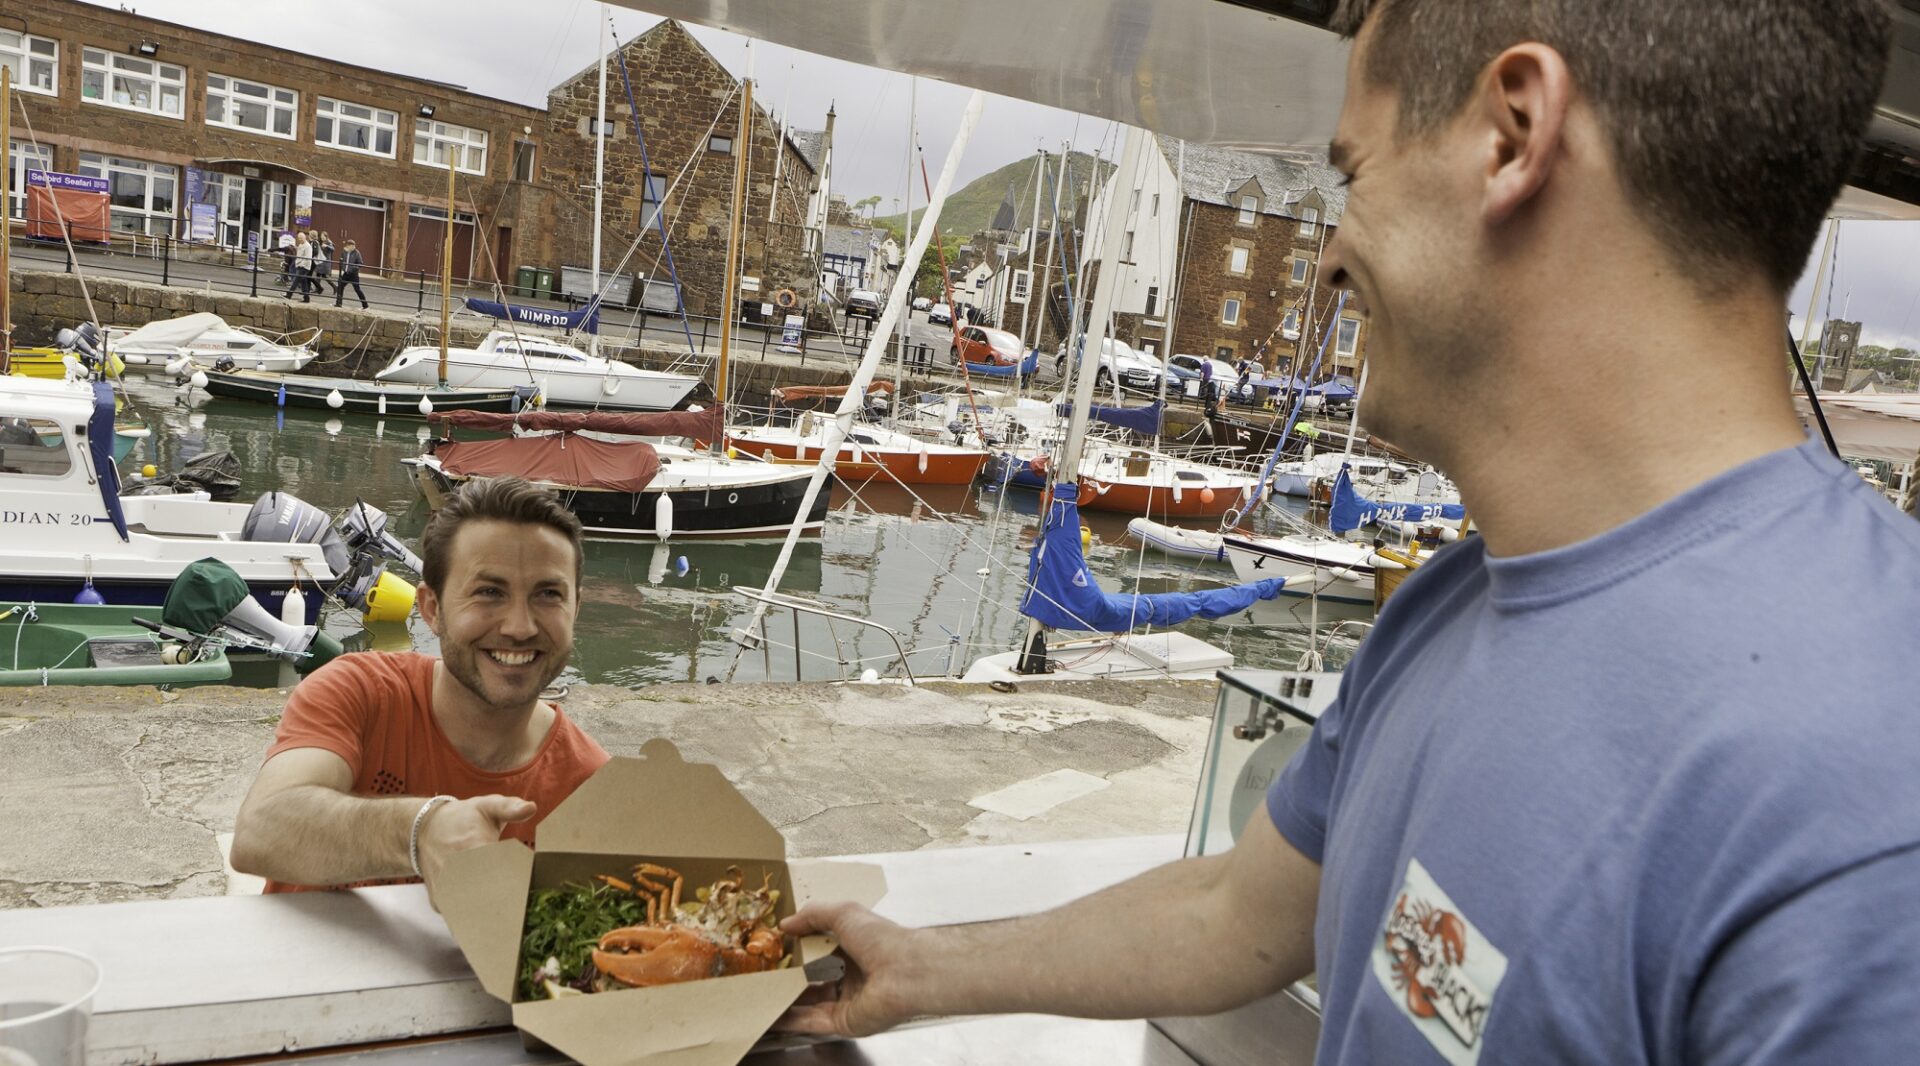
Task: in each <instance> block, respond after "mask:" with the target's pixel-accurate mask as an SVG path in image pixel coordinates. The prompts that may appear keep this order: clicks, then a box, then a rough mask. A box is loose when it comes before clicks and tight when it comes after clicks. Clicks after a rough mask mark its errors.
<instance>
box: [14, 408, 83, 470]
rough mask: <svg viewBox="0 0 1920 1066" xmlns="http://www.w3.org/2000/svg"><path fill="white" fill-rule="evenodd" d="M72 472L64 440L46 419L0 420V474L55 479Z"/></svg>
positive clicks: (58, 424)
mask: <svg viewBox="0 0 1920 1066" xmlns="http://www.w3.org/2000/svg"><path fill="white" fill-rule="evenodd" d="M72 469H73V456H71V455H69V454H68V453H67V438H66V437H64V436H62V435H61V433H60V423H58V422H55V421H53V420H52V419H50V418H0V472H5V473H9V474H27V475H30V476H33V477H59V476H61V475H63V474H65V473H67V472H68V471H70V470H72Z"/></svg>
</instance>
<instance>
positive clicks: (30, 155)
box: [7, 139, 53, 218]
mask: <svg viewBox="0 0 1920 1066" xmlns="http://www.w3.org/2000/svg"><path fill="white" fill-rule="evenodd" d="M7 146H8V148H9V149H10V152H11V154H10V156H9V157H8V164H7V214H9V215H12V216H13V217H14V218H25V217H27V171H29V170H52V169H53V147H52V146H51V145H45V144H43V145H40V146H39V147H38V148H36V147H34V146H33V145H31V144H28V143H27V142H25V141H16V140H12V139H9V140H8V141H7Z"/></svg>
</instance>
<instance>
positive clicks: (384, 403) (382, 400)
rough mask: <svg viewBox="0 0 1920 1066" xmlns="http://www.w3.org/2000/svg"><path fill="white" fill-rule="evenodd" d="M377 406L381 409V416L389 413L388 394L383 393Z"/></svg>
mask: <svg viewBox="0 0 1920 1066" xmlns="http://www.w3.org/2000/svg"><path fill="white" fill-rule="evenodd" d="M377 406H378V407H379V409H380V413H381V414H383V415H384V414H386V413H387V394H386V393H384V392H383V393H381V394H380V402H379V404H378V405H377Z"/></svg>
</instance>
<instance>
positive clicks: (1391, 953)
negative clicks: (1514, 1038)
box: [1373, 859, 1507, 1066]
mask: <svg viewBox="0 0 1920 1066" xmlns="http://www.w3.org/2000/svg"><path fill="white" fill-rule="evenodd" d="M1506 968H1507V960H1506V956H1505V955H1503V954H1501V953H1500V951H1499V949H1497V948H1495V947H1494V946H1493V945H1492V944H1490V943H1488V942H1487V940H1486V938H1485V937H1484V936H1483V935H1482V934H1481V933H1480V931H1479V930H1477V929H1475V928H1474V927H1473V924H1472V923H1471V922H1469V921H1467V919H1466V918H1465V917H1463V916H1462V914H1461V912H1460V909H1459V908H1458V907H1456V906H1455V905H1454V903H1453V901H1452V900H1451V899H1449V898H1447V894H1446V893H1445V892H1444V891H1442V890H1441V889H1440V886H1439V885H1438V884H1436V883H1435V882H1434V880H1433V878H1432V876H1431V875H1429V874H1428V873H1427V871H1426V868H1425V867H1423V866H1421V865H1420V862H1419V860H1417V859H1416V860H1411V861H1410V862H1409V864H1408V868H1407V877H1406V881H1405V883H1404V884H1403V885H1402V886H1401V889H1400V893H1399V895H1398V896H1397V897H1396V898H1395V900H1394V903H1393V907H1392V909H1391V910H1390V911H1389V912H1388V913H1387V916H1386V921H1385V923H1384V928H1383V929H1382V931H1381V938H1380V941H1379V946H1378V947H1377V948H1376V949H1375V950H1374V966H1373V969H1374V974H1375V976H1376V977H1377V978H1378V979H1379V981H1380V984H1381V986H1382V987H1383V988H1384V989H1386V991H1387V993H1388V994H1389V995H1391V996H1393V997H1394V1000H1395V1002H1396V1005H1398V1006H1399V1007H1400V1009H1401V1010H1402V1011H1403V1012H1404V1013H1405V1015H1406V1016H1407V1018H1408V1019H1410V1020H1411V1021H1412V1022H1413V1024H1414V1025H1415V1026H1416V1027H1417V1028H1418V1029H1419V1030H1420V1032H1421V1034H1422V1035H1423V1036H1425V1037H1426V1038H1427V1040H1428V1042H1429V1043H1431V1044H1432V1045H1433V1046H1434V1048H1435V1050H1437V1051H1439V1052H1440V1053H1441V1055H1442V1056H1443V1057H1445V1058H1446V1059H1447V1060H1448V1061H1449V1062H1452V1063H1454V1064H1456V1066H1469V1064H1472V1063H1475V1062H1477V1061H1478V1059H1479V1055H1480V1048H1481V1040H1482V1037H1483V1036H1484V1035H1485V1032H1486V1025H1487V1016H1488V1014H1489V1012H1491V1011H1492V1009H1493V993H1494V991H1495V990H1496V989H1497V988H1498V987H1499V984H1500V981H1501V979H1502V978H1503V977H1504V976H1505V975H1506Z"/></svg>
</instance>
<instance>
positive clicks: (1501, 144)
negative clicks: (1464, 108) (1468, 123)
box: [1475, 43, 1573, 226]
mask: <svg viewBox="0 0 1920 1066" xmlns="http://www.w3.org/2000/svg"><path fill="white" fill-rule="evenodd" d="M1475 91H1476V93H1477V94H1478V97H1479V99H1478V103H1477V106H1478V110H1479V117H1480V119H1481V124H1482V128H1483V129H1484V130H1485V131H1486V134H1487V140H1486V142H1485V143H1486V145H1487V154H1486V159H1485V171H1484V174H1485V182H1486V184H1485V192H1484V197H1483V201H1482V206H1481V216H1482V219H1483V221H1485V222H1486V223H1487V224H1488V225H1496V226H1497V225H1499V224H1501V223H1503V222H1505V221H1507V220H1508V219H1509V218H1511V217H1513V215H1514V213H1515V212H1517V211H1519V210H1520V209H1521V208H1522V207H1524V206H1525V205H1526V204H1527V203H1528V202H1529V201H1531V200H1532V199H1533V198H1534V197H1535V196H1536V195H1538V194H1539V192H1540V190H1541V189H1542V188H1544V187H1545V186H1546V183H1547V179H1548V178H1549V177H1550V176H1552V174H1553V168H1554V165H1555V164H1556V163H1557V162H1558V161H1559V158H1560V154H1561V152H1562V150H1563V147H1564V145H1563V143H1562V140H1561V137H1562V135H1563V133H1564V132H1565V129H1566V120H1567V108H1568V106H1569V105H1570V104H1571V102H1572V97H1573V76H1572V74H1571V73H1570V72H1569V71H1568V70H1567V61H1566V59H1565V58H1564V57H1562V56H1561V55H1560V53H1559V52H1557V51H1555V50H1554V49H1552V48H1549V47H1548V46H1546V45H1544V44H1537V43H1529V44H1517V45H1514V46H1513V47H1512V48H1509V49H1507V50H1506V51H1504V52H1502V53H1500V55H1499V56H1497V57H1495V58H1494V60H1493V62H1491V63H1489V64H1487V69H1486V70H1485V71H1484V72H1482V73H1481V76H1480V82H1479V86H1478V88H1477V89H1476V90H1475Z"/></svg>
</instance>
